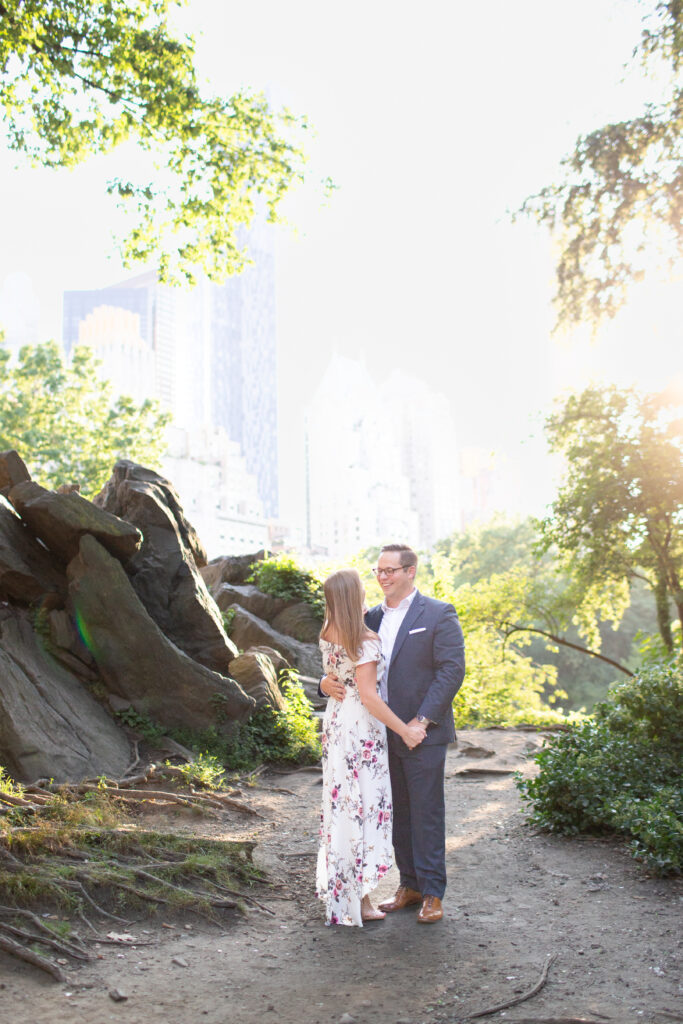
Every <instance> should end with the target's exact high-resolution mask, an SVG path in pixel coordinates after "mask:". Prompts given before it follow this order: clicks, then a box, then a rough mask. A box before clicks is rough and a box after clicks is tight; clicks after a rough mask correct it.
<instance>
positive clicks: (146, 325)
mask: <svg viewBox="0 0 683 1024" xmlns="http://www.w3.org/2000/svg"><path fill="white" fill-rule="evenodd" d="M247 241H248V247H249V251H250V254H251V257H252V259H253V265H252V266H250V267H248V268H247V269H246V270H245V271H244V272H243V273H242V274H240V275H238V276H236V277H232V278H229V279H228V280H227V282H226V283H225V284H222V285H217V284H213V283H211V282H210V281H208V280H207V279H206V278H204V277H202V278H200V280H199V283H198V284H197V285H196V286H195V287H193V288H188V287H183V288H172V287H170V286H168V285H164V284H161V283H160V282H159V281H158V279H157V276H156V273H155V272H149V273H145V274H141V275H138V276H137V277H133V278H130V279H129V280H127V281H124V282H121V283H119V284H116V285H113V286H111V287H108V288H101V289H97V290H94V291H70V292H65V294H64V315H63V327H64V345H65V348H66V351H67V354H68V353H69V352H70V351H71V349H72V348H73V346H74V344H75V343H76V342H77V341H78V336H79V330H80V325H81V323H82V321H84V320H85V319H86V317H87V316H88V315H89V314H92V313H94V312H95V310H97V309H100V308H101V307H109V308H118V309H121V310H127V311H128V312H129V313H133V314H135V315H136V316H137V317H138V318H139V333H140V336H141V338H142V339H143V341H144V343H145V345H147V346H148V347H149V348H150V349H151V350H152V352H153V355H154V359H153V364H154V378H153V379H150V380H149V381H148V385H149V391H148V394H149V396H150V397H155V398H158V399H159V400H160V401H161V402H162V404H163V405H164V406H165V407H166V408H168V409H170V410H171V412H172V413H173V416H174V422H175V424H176V426H178V427H181V428H184V429H186V430H188V431H190V432H193V431H197V430H198V429H200V428H201V429H203V430H206V431H209V432H211V431H213V430H221V429H222V430H223V431H224V432H225V435H226V436H227V438H228V439H229V440H230V441H232V442H234V443H236V444H237V445H238V446H239V450H240V452H241V454H242V456H243V457H244V460H245V462H246V467H247V470H248V472H249V473H250V474H252V475H253V476H254V477H255V478H256V482H257V489H258V497H259V498H260V500H261V503H262V506H263V509H264V511H265V514H266V515H267V516H269V517H274V516H276V515H277V513H278V497H279V496H278V445H277V349H276V333H275V270H274V256H273V244H272V237H271V234H270V229H268V228H267V227H266V226H265V225H264V226H261V227H258V228H256V229H254V230H253V231H252V232H250V233H249V236H248V239H247ZM100 316H101V314H100ZM131 372H133V368H132V367H131ZM204 436H208V435H204Z"/></svg>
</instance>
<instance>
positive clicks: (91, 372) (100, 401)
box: [0, 342, 170, 497]
mask: <svg viewBox="0 0 683 1024" xmlns="http://www.w3.org/2000/svg"><path fill="white" fill-rule="evenodd" d="M169 419H170V417H169V415H168V413H163V412H160V410H159V406H158V403H157V402H155V401H149V400H147V401H145V402H143V403H142V405H139V406H138V405H136V404H135V403H134V402H133V401H132V399H130V398H126V397H121V398H118V399H117V400H116V401H112V395H111V386H110V384H109V383H108V382H107V381H102V380H100V379H99V378H98V376H97V362H96V360H95V357H94V355H93V352H92V349H90V348H87V347H85V346H82V347H77V348H76V349H74V352H73V357H72V360H71V363H70V365H68V366H67V365H66V364H65V362H64V357H63V355H62V353H61V350H60V349H59V347H58V346H57V344H56V343H55V342H47V343H46V344H44V345H36V346H30V345H27V346H25V347H24V348H22V349H21V351H20V353H19V358H18V361H16V362H14V361H13V362H11V363H10V357H9V353H8V351H7V350H6V349H5V348H3V347H2V346H1V345H0V449H2V450H7V449H11V448H14V449H16V451H18V452H19V454H20V455H21V457H22V458H23V459H24V461H25V462H26V464H27V466H28V468H29V470H30V472H31V475H32V476H33V478H34V479H35V480H36V481H37V482H38V483H40V484H42V485H43V486H45V487H50V488H56V487H58V486H59V485H60V484H68V483H79V484H80V487H81V491H82V493H83V494H84V495H86V496H88V497H90V496H92V495H94V494H96V493H97V492H98V491H99V490H100V489H101V487H102V486H103V484H104V483H105V481H106V480H107V479H108V477H109V476H110V474H111V470H112V466H113V465H114V463H115V462H116V460H117V459H121V458H128V459H133V460H135V461H138V462H142V463H144V464H145V465H147V466H150V467H151V468H158V465H159V460H160V458H161V456H162V455H163V453H164V451H165V449H166V441H165V436H164V434H165V427H166V424H167V423H168V421H169Z"/></svg>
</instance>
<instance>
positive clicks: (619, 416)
mask: <svg viewBox="0 0 683 1024" xmlns="http://www.w3.org/2000/svg"><path fill="white" fill-rule="evenodd" d="M680 408H681V396H680V395H678V394H675V393H674V392H673V391H671V392H662V393H660V394H640V393H638V392H637V391H635V390H634V389H631V388H625V389H619V388H617V387H614V386H610V387H603V388H599V387H589V388H586V389H585V390H584V391H583V392H582V393H581V394H576V395H570V396H569V397H568V398H567V399H566V401H564V402H563V403H561V404H560V406H559V408H558V409H557V411H556V412H555V413H554V414H553V415H551V416H550V418H549V420H548V423H547V431H548V437H549V441H550V447H551V449H552V450H553V451H556V452H560V453H562V454H563V455H564V457H565V459H566V465H567V469H566V474H565V479H564V482H563V484H562V486H561V487H560V490H559V493H558V496H557V498H556V499H555V501H554V502H553V505H552V513H551V514H550V515H549V516H547V517H546V519H545V520H544V521H543V523H542V531H543V543H544V546H545V548H546V550H547V549H548V548H550V546H551V545H554V546H556V548H557V549H558V551H559V552H560V555H561V556H562V557H563V558H564V560H565V565H566V566H567V569H568V570H569V571H570V572H571V575H572V576H573V577H574V579H575V580H577V582H578V584H579V586H580V588H582V589H583V591H584V592H585V593H588V594H590V593H592V594H593V595H595V594H596V593H598V592H600V591H603V592H605V593H608V592H610V591H614V590H615V589H617V590H618V589H619V588H621V589H623V587H624V586H628V584H629V583H630V581H631V580H633V579H634V578H636V577H638V576H640V577H642V578H643V579H644V580H645V581H646V582H647V584H648V586H649V587H650V588H651V590H652V592H653V594H654V596H655V600H656V604H657V617H658V624H659V631H660V634H661V637H662V640H663V642H664V645H665V646H666V648H667V650H668V651H669V652H671V651H673V648H674V638H673V634H672V628H671V620H672V608H671V606H672V602H673V605H674V606H675V608H676V612H677V615H678V618H679V620H680V622H681V624H682V625H683V471H682V469H681V467H682V466H683V419H681V418H680ZM681 639H682V641H683V630H682V636H681Z"/></svg>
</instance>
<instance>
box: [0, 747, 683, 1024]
mask: <svg viewBox="0 0 683 1024" xmlns="http://www.w3.org/2000/svg"><path fill="white" fill-rule="evenodd" d="M541 742H542V740H541V738H540V737H539V736H538V735H536V734H534V733H529V732H521V731H514V730H505V731H502V730H481V731H476V732H475V731H471V732H465V731H463V732H462V733H460V736H459V747H458V748H457V749H456V748H454V749H453V750H451V751H450V752H449V758H448V763H447V776H448V778H447V802H448V812H447V813H448V819H447V820H448V869H449V889H448V892H447V894H446V899H445V904H444V905H445V909H446V914H447V916H446V918H445V919H444V921H442V922H441V923H440V924H437V925H433V926H428V927H427V926H419V925H417V924H416V922H415V920H414V913H413V911H412V910H408V911H404V912H402V913H400V914H395V915H391V916H388V917H387V918H386V920H385V921H383V922H381V923H378V924H373V925H369V926H367V927H365V928H364V929H356V928H339V927H338V928H326V927H324V925H323V923H322V921H323V918H322V906H321V904H319V903H318V901H317V900H316V899H315V897H314V896H313V895H312V890H313V873H314V865H315V851H316V847H317V830H318V807H319V802H320V782H319V775H318V774H316V773H312V772H301V773H298V774H293V775H287V776H275V775H270V776H268V777H267V778H265V779H264V780H263V782H262V785H263V788H259V789H254V790H253V792H252V802H253V804H254V806H256V807H257V808H258V809H259V810H260V811H261V813H262V814H263V815H264V816H265V818H264V821H263V823H262V824H260V825H259V826H258V827H257V828H256V829H254V828H253V826H251V821H250V823H249V826H248V827H249V831H247V829H246V827H245V825H244V822H243V820H242V819H240V818H239V816H235V817H231V818H230V819H229V820H226V821H225V822H224V823H222V824H221V825H218V824H217V823H215V822H214V823H211V824H210V825H209V824H206V825H205V824H202V825H201V826H200V827H201V828H202V829H203V830H205V831H206V832H207V833H208V834H212V835H215V836H221V837H226V838H230V837H237V836H246V835H251V836H252V837H254V838H256V839H257V841H258V847H257V850H256V853H255V859H256V860H257V861H258V862H259V863H261V864H262V865H263V866H264V867H266V868H267V870H268V871H269V873H270V874H271V876H272V877H274V878H275V879H278V880H279V881H280V882H281V883H282V889H281V890H279V892H278V896H279V897H280V898H278V899H272V898H270V896H269V895H268V893H267V891H265V890H264V893H263V895H260V894H259V898H261V899H262V900H263V902H264V903H265V904H267V905H268V906H269V907H270V908H271V909H272V910H274V911H275V916H271V915H269V914H266V913H264V912H263V911H259V910H251V911H250V912H249V915H248V917H247V918H246V919H242V918H240V917H238V916H236V915H234V916H232V917H230V918H229V919H226V925H225V930H222V929H220V928H217V927H216V928H213V927H211V926H209V925H208V924H203V923H197V922H198V919H196V918H194V919H188V925H186V924H185V923H184V922H179V923H178V922H176V924H175V926H174V927H172V928H165V927H162V926H161V921H162V920H163V918H158V919H154V920H153V921H152V922H151V923H150V921H144V920H140V921H139V922H136V923H135V924H134V925H132V926H131V928H130V931H131V933H133V934H134V935H135V936H136V937H138V938H139V939H140V940H144V941H146V942H152V943H153V944H152V945H147V946H138V947H136V948H132V947H131V948H126V949H123V950H122V949H120V948H118V947H113V946H102V948H101V950H100V952H101V956H102V959H100V960H98V961H96V962H95V963H93V964H89V965H86V966H84V967H82V968H80V969H78V970H74V971H72V972H71V974H70V980H71V982H72V983H71V984H69V985H57V984H55V983H54V982H52V981H50V980H49V979H47V978H44V977H43V976H42V975H39V974H37V972H35V971H34V970H33V969H31V968H29V967H25V966H24V965H21V964H18V963H16V962H14V961H12V960H9V959H7V958H5V957H4V956H0V1022H2V1024H5V1022H7V1024H9V1022H12V1024H57V1022H60V1024H61V1022H66V1024H72V1022H73V1024H105V1022H109V1021H121V1022H125V1024H195V1022H202V1021H206V1022H207V1024H228V1022H231V1024H233V1022H234V1024H256V1022H261V1021H263V1022H265V1024H268V1022H269V1021H272V1022H273V1024H338V1022H341V1024H352V1021H351V1020H350V1018H353V1021H355V1022H357V1024H401V1022H402V1024H455V1022H456V1021H460V1020H462V1019H463V1018H465V1017H466V1016H467V1014H468V1013H474V1012H476V1011H477V1010H481V1009H484V1008H487V1007H490V1006H492V1005H495V1004H497V1003H500V1002H503V1001H505V1000H507V999H510V998H514V996H515V995H517V994H520V993H522V992H526V991H527V990H528V989H529V988H530V987H531V986H532V985H533V984H534V983H535V982H536V981H537V980H538V978H539V977H540V974H541V970H542V967H543V965H544V963H545V961H546V959H547V957H548V956H549V955H551V954H556V955H557V959H556V960H555V961H554V963H553V965H552V966H551V968H550V971H549V974H548V979H547V983H546V984H545V986H544V987H543V988H542V990H541V991H540V992H539V993H538V995H536V996H534V997H533V999H531V1000H529V1001H527V1002H524V1003H522V1004H520V1005H518V1006H515V1007H512V1008H510V1009H508V1010H507V1011H505V1012H503V1013H498V1014H495V1015H493V1016H491V1017H486V1018H483V1019H484V1020H485V1021H495V1022H499V1021H506V1022H511V1021H516V1022H518V1024H520V1022H530V1021H534V1022H539V1024H540V1022H546V1021H548V1020H549V1019H553V1020H561V1019H567V1018H585V1019H588V1020H592V1021H596V1022H602V1021H612V1022H615V1024H635V1022H645V1024H648V1022H649V1024H666V1022H671V1021H683V998H682V996H683V987H682V986H681V979H680V976H679V975H677V970H676V968H677V955H678V953H680V944H681V917H682V915H681V909H683V886H682V885H681V883H680V881H662V880H658V879H654V878H648V877H647V875H646V874H645V872H644V871H643V870H642V869H641V868H639V867H638V866H637V865H636V864H635V862H633V861H632V860H630V858H628V856H627V855H626V854H625V853H624V852H623V851H622V850H621V849H620V848H619V847H617V846H615V845H614V844H613V843H611V842H603V841H596V840H586V839H583V840H566V839H560V838H556V837H551V836H546V835H538V834H534V832H533V831H531V830H530V829H529V828H527V827H525V826H524V825H523V823H522V817H521V813H520V803H519V798H518V795H517V791H516V789H515V787H514V784H513V781H512V776H511V774H510V773H509V772H510V770H511V769H518V768H521V769H523V770H524V771H528V770H531V766H530V764H529V762H528V761H527V760H526V754H527V753H528V752H529V751H530V750H532V749H535V748H536V747H537V746H538V745H539V744H540V743H541ZM473 747H475V748H478V749H475V750H473V749H472V748H473ZM487 751H488V752H492V753H489V755H488V756H486V754H485V752H487ZM482 752H484V753H482ZM499 773H500V774H499ZM274 787H279V789H283V788H284V789H287V790H290V791H291V792H289V793H288V792H277V791H274ZM183 827H186V826H183ZM194 827H195V828H196V826H194ZM395 885H396V875H395V874H394V873H393V872H392V873H391V874H390V876H389V877H388V878H387V879H386V880H385V881H384V883H383V885H382V888H381V889H380V896H381V897H385V896H387V895H390V894H391V893H392V892H393V890H394V888H395ZM190 921H191V922H192V923H191V924H190V923H189V922H190ZM174 959H175V960H176V962H174ZM177 961H179V962H177ZM678 964H679V965H680V960H678ZM115 988H118V989H119V990H121V991H122V992H123V993H124V994H125V995H126V996H127V999H125V1001H122V1002H118V1003H115V1002H114V1001H113V1000H112V999H111V998H110V996H109V992H110V990H112V989H115ZM344 1015H348V1016H344Z"/></svg>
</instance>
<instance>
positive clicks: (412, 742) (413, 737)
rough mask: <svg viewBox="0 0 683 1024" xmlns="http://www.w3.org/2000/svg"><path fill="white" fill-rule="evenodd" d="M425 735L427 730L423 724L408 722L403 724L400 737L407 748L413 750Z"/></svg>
mask: <svg viewBox="0 0 683 1024" xmlns="http://www.w3.org/2000/svg"><path fill="white" fill-rule="evenodd" d="M426 735H427V730H426V729H425V727H424V726H423V725H417V724H416V725H413V724H412V723H410V722H409V723H408V725H406V726H404V729H403V735H402V736H401V739H402V740H403V742H404V743H405V745H406V746H407V747H408V749H409V750H413V749H414V748H415V747H419V745H420V743H422V740H423V739H424V738H425V736H426Z"/></svg>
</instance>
